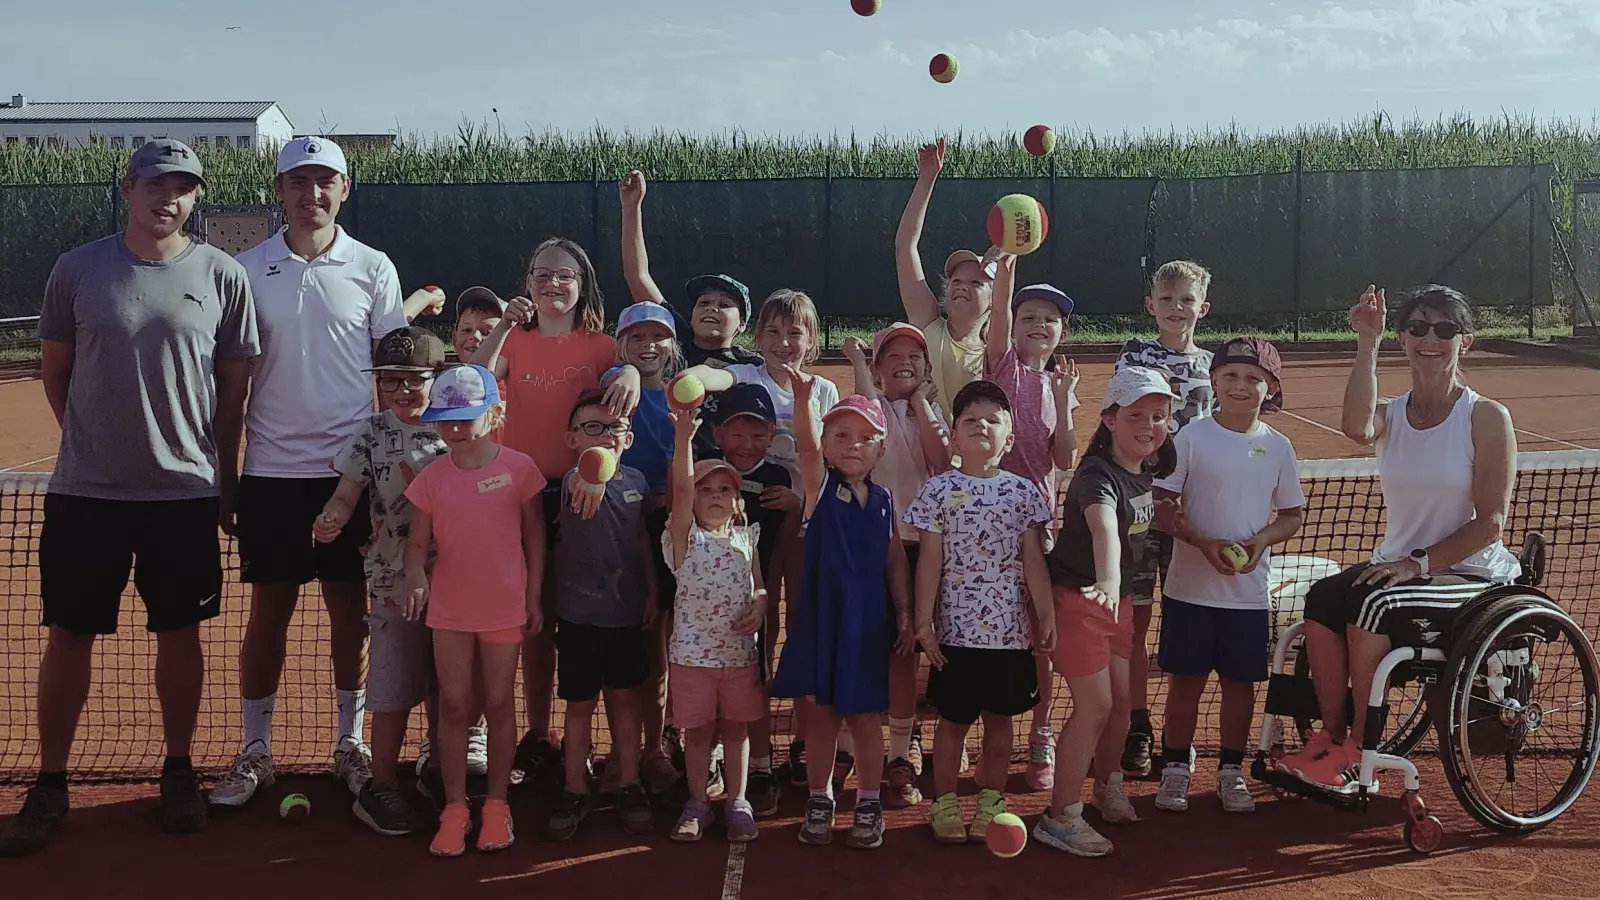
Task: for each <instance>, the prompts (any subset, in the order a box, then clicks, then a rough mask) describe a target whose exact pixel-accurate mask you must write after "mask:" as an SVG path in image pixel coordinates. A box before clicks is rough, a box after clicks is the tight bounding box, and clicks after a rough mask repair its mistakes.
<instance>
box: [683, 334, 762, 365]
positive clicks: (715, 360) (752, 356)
mask: <svg viewBox="0 0 1600 900" xmlns="http://www.w3.org/2000/svg"><path fill="white" fill-rule="evenodd" d="M683 359H684V362H685V363H686V364H687V365H690V366H711V367H712V368H714V369H726V368H727V367H729V366H739V365H757V366H759V365H761V354H759V353H756V352H755V351H753V350H746V349H745V348H743V347H723V348H721V349H720V350H707V349H705V348H703V347H698V346H696V345H695V342H694V341H692V340H691V341H688V342H687V343H685V344H684V345H683Z"/></svg>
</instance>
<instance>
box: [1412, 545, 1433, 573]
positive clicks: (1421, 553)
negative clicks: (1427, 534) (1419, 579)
mask: <svg viewBox="0 0 1600 900" xmlns="http://www.w3.org/2000/svg"><path fill="white" fill-rule="evenodd" d="M1411 561H1412V562H1414V563H1416V564H1417V566H1418V567H1419V568H1420V569H1421V570H1422V575H1423V577H1427V575H1428V571H1429V570H1428V551H1426V550H1413V551H1411Z"/></svg>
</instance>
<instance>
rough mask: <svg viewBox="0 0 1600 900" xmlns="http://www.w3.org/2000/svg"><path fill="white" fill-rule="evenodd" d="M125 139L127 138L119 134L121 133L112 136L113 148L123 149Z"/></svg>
mask: <svg viewBox="0 0 1600 900" xmlns="http://www.w3.org/2000/svg"><path fill="white" fill-rule="evenodd" d="M124 141H125V139H124V138H123V136H122V135H120V134H119V135H116V136H114V137H113V138H111V149H113V150H121V149H122V146H123V143H124Z"/></svg>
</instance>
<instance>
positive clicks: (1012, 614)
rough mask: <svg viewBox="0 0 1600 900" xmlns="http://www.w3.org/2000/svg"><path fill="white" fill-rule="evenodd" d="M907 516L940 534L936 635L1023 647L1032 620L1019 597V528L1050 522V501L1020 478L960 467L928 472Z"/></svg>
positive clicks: (965, 643) (956, 642)
mask: <svg viewBox="0 0 1600 900" xmlns="http://www.w3.org/2000/svg"><path fill="white" fill-rule="evenodd" d="M905 520H906V521H907V522H908V523H910V524H912V525H914V526H916V527H917V528H920V529H922V530H923V531H927V532H930V533H934V534H941V535H943V536H944V566H943V575H942V576H941V578H940V580H939V599H938V603H937V605H936V607H935V612H934V621H935V627H936V630H937V632H938V635H939V643H940V644H943V645H946V646H951V647H976V648H980V649H985V650H1026V649H1028V648H1029V647H1031V646H1033V635H1032V631H1033V629H1032V627H1031V625H1030V624H1029V620H1028V614H1027V610H1026V609H1025V606H1024V600H1023V597H1024V595H1023V591H1022V587H1023V577H1022V535H1023V533H1024V532H1026V531H1027V530H1028V529H1030V528H1035V527H1039V526H1043V525H1047V524H1049V522H1050V507H1049V504H1047V503H1046V502H1045V499H1044V497H1043V496H1042V495H1041V494H1040V493H1039V489H1038V488H1036V487H1034V485H1033V484H1032V483H1030V482H1029V481H1028V480H1027V479H1026V478H1023V477H1022V476H1020V475H1017V474H1014V473H1012V472H1006V471H1001V472H999V473H997V474H996V475H995V476H994V477H992V478H979V477H976V476H973V475H968V474H966V473H965V472H962V471H960V470H959V469H956V470H952V471H949V472H943V473H940V474H938V475H935V476H933V477H932V478H930V479H928V483H927V484H925V485H923V486H922V491H921V492H920V493H918V494H917V499H916V500H914V501H912V503H911V508H910V509H908V510H906V514H905Z"/></svg>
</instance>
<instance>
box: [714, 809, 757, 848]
mask: <svg viewBox="0 0 1600 900" xmlns="http://www.w3.org/2000/svg"><path fill="white" fill-rule="evenodd" d="M723 816H724V817H725V818H726V819H727V827H728V841H729V842H730V843H734V844H748V843H750V842H751V841H753V840H755V839H756V838H758V837H760V836H761V829H759V828H757V827H756V815H755V812H754V810H752V809H751V808H750V801H748V800H729V801H728V806H727V809H725V810H724V811H723Z"/></svg>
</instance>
